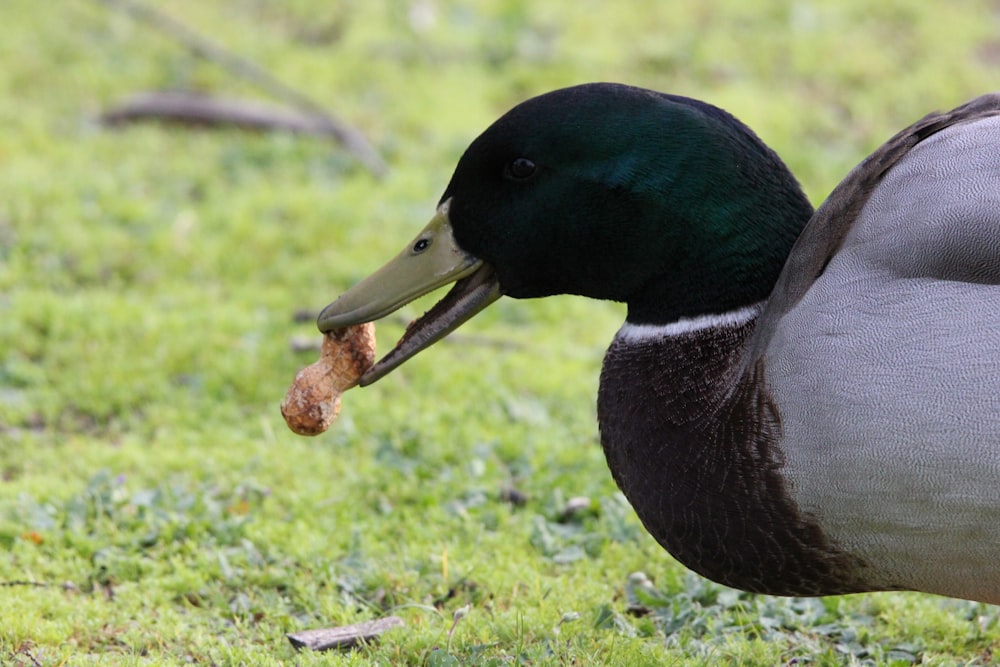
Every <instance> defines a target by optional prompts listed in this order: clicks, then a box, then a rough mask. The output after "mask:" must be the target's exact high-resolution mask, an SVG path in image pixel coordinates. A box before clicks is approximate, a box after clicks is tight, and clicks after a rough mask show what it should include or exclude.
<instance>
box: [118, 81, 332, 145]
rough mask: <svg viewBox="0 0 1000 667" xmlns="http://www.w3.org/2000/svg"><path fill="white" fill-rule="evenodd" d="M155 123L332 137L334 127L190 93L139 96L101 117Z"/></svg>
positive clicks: (269, 107) (281, 111)
mask: <svg viewBox="0 0 1000 667" xmlns="http://www.w3.org/2000/svg"><path fill="white" fill-rule="evenodd" d="M146 119H155V120H161V121H167V122H177V123H187V124H192V125H236V126H238V127H242V128H247V129H253V130H280V131H285V132H296V133H301V134H318V135H330V134H331V132H330V126H329V124H327V123H326V122H324V121H323V119H322V118H319V117H317V116H315V115H312V114H308V115H307V114H301V113H298V112H295V111H292V110H289V109H285V108H282V107H275V106H272V105H270V104H264V103H262V102H256V101H253V100H239V99H231V98H220V97H212V96H209V95H204V94H202V93H192V92H186V91H163V92H148V93H137V94H135V95H132V96H131V97H129V98H128V99H126V100H124V101H123V102H121V103H119V104H117V105H115V106H113V107H111V108H110V109H108V110H107V111H105V112H104V113H102V114H101V121H102V122H104V123H106V124H108V125H118V124H121V123H127V122H132V121H137V120H146Z"/></svg>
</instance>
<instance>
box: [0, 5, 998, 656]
mask: <svg viewBox="0 0 1000 667" xmlns="http://www.w3.org/2000/svg"><path fill="white" fill-rule="evenodd" d="M569 6H570V5H568V4H567V3H560V2H555V1H554V0H551V1H544V0H533V1H532V2H526V1H519V0H490V1H485V0H484V1H481V2H476V3H459V2H446V1H443V0H442V1H438V2H434V1H433V0H422V1H419V2H418V1H416V0H414V1H412V2H402V1H396V2H388V1H381V2H379V1H369V0H365V1H364V2H361V1H348V2H341V3H329V2H320V1H319V0H296V1H294V2H288V3H264V2H256V1H254V0H224V1H223V0H220V1H218V2H213V3H201V2H194V1H193V0H179V1H178V2H172V3H165V4H164V7H168V8H169V11H170V12H171V13H172V14H173V15H175V16H177V17H179V18H183V19H184V20H185V21H186V22H187V23H189V24H190V25H191V26H192V27H195V28H196V29H198V30H200V31H202V32H204V33H206V34H209V35H211V36H213V38H215V39H217V40H218V41H220V42H222V43H225V44H226V45H227V46H228V47H230V48H232V49H233V50H235V51H237V52H239V53H241V54H243V55H245V56H247V57H249V58H251V59H253V60H255V61H257V62H260V63H262V64H265V65H266V66H267V67H268V68H269V69H271V70H272V71H273V72H274V73H276V74H277V75H278V76H279V77H281V78H282V79H284V80H286V81H287V82H289V83H290V84H291V85H293V86H296V87H298V88H300V89H302V90H305V91H307V92H308V93H309V94H311V95H312V96H314V97H316V98H317V99H319V100H320V101H322V103H324V104H326V105H328V106H329V107H330V108H332V109H334V110H335V111H336V112H337V113H338V114H339V115H341V116H342V117H344V118H346V119H348V120H349V121H351V122H352V123H354V124H355V125H356V126H358V127H359V128H360V129H362V130H363V131H364V132H365V133H366V134H367V135H368V136H369V137H371V138H372V140H373V141H374V142H375V143H376V144H377V145H378V146H379V148H380V149H381V150H382V152H383V154H384V155H385V157H386V159H387V161H388V162H389V165H390V168H391V173H390V174H389V176H388V177H387V178H386V179H384V180H383V181H376V180H374V179H373V178H371V177H370V176H369V175H367V174H366V173H364V171H362V170H361V169H359V168H358V167H357V166H356V165H355V164H354V163H353V162H352V160H351V159H350V158H349V157H348V156H346V155H345V154H344V153H343V152H342V151H340V150H338V149H337V148H336V147H335V146H331V145H330V144H328V143H325V142H321V141H318V140H316V139H308V138H301V137H290V136H277V135H275V136H261V135H254V134H249V133H243V132H239V131H207V130H201V131H198V130H184V129H177V128H170V127H159V126H156V125H146V126H133V127H130V128H127V129H124V130H118V131H111V130H107V129H103V128H101V127H100V126H99V125H98V124H97V123H96V122H95V117H96V115H97V114H98V113H99V111H100V110H101V109H102V108H105V107H106V106H107V105H109V104H112V103H114V102H115V101H117V100H119V99H121V98H123V97H125V96H127V95H129V94H131V93H133V92H137V91H141V90H150V89H162V88H176V87H186V88H196V89H203V90H206V91H210V92H214V93H218V94H226V95H253V94H255V91H253V90H252V88H250V87H249V86H248V84H246V83H243V82H240V81H235V80H233V79H232V78H231V77H230V76H229V75H228V74H226V73H225V72H223V71H222V70H220V69H219V68H218V67H216V66H214V65H212V64H210V63H206V62H203V61H199V60H197V59H195V58H194V57H193V56H191V55H189V54H187V53H186V52H184V51H183V50H182V49H181V48H179V47H178V46H177V45H176V44H174V43H172V42H171V41H170V40H168V39H166V38H164V37H162V36H161V35H159V34H156V33H153V32H151V31H150V30H149V29H148V28H146V27H144V26H142V25H138V24H136V23H134V22H133V21H132V20H130V19H128V18H126V17H123V16H120V15H114V14H111V13H109V12H108V11H107V10H106V9H104V8H103V6H102V5H100V4H99V3H89V4H88V3H86V2H82V1H78V2H74V3H59V4H52V3H38V2H33V1H29V0H7V2H6V3H5V5H4V9H3V20H2V21H0V62H3V63H4V66H3V67H2V68H0V99H3V103H2V104H0V551H2V553H3V558H0V582H2V583H3V585H2V586H0V663H4V664H13V665H24V666H27V665H39V664H40V665H63V664H65V665H81V664H106V665H159V664H169V665H172V664H189V663H195V664H214V665H238V664H254V665H292V664H294V665H312V664H323V665H332V664H337V665H339V664H344V665H348V664H357V665H361V664H373V663H375V664H386V665H388V664H409V665H438V666H442V665H456V664H469V663H475V664H496V665H500V664H531V665H548V664H553V665H588V664H621V665H642V664H671V665H701V664H729V665H775V664H810V665H840V664H876V665H909V664H916V663H919V664H923V665H955V664H961V665H983V664H992V663H993V657H992V653H993V652H994V651H996V650H997V648H998V647H1000V624H998V622H997V611H996V609H994V608H991V607H987V606H984V605H975V604H971V603H965V602H957V601H949V600H943V599H940V598H935V597H930V596H921V595H917V594H878V595H860V596H849V597H843V598H827V599H823V600H794V599H793V600H786V599H779V598H770V597H763V596H751V595H745V594H739V593H736V592H734V591H731V590H728V589H725V588H722V587H719V586H715V585H713V584H710V583H707V582H705V581H704V580H701V579H699V578H697V577H695V576H694V575H691V574H689V573H687V572H686V571H685V570H684V569H683V568H682V567H680V566H679V565H677V564H676V563H675V562H674V561H673V560H671V559H670V557H669V556H667V555H666V554H665V553H664V552H662V550H661V549H659V547H658V546H657V545H655V543H653V541H652V539H651V538H649V537H648V536H647V535H646V534H645V533H644V532H643V530H642V528H641V526H640V525H639V523H638V521H637V520H636V519H635V517H634V515H633V514H632V512H631V510H630V509H629V508H628V507H627V505H626V504H625V503H624V502H623V500H622V499H621V497H620V495H619V494H618V493H617V492H616V489H615V487H614V484H613V482H612V480H611V478H610V475H609V474H608V471H607V469H606V466H605V464H604V461H603V456H602V454H601V451H600V447H599V445H598V442H597V434H596V424H595V414H594V413H595V410H594V400H595V399H594V397H595V394H596V386H597V373H598V369H599V365H600V359H601V356H602V354H603V349H604V347H605V345H606V344H607V342H608V341H609V340H610V338H611V336H612V334H613V333H614V331H615V330H616V328H617V326H618V324H619V323H620V320H621V317H622V314H623V312H622V309H621V308H620V307H618V306H615V305H612V304H600V303H592V302H586V301H583V300H579V299H574V298H568V297H564V298H556V299H549V300H545V301H544V302H515V301H508V302H501V303H498V304H496V305H495V306H494V307H492V308H491V309H489V310H488V311H487V312H485V313H483V314H482V315H481V316H479V317H478V318H477V319H476V320H474V321H473V322H471V323H469V324H468V325H466V326H465V327H463V330H462V331H461V332H459V333H458V334H456V335H455V336H454V337H452V338H450V339H448V340H446V341H445V342H442V343H441V344H439V345H438V346H436V348H435V349H433V350H432V351H429V352H426V353H424V354H421V355H419V356H418V357H417V358H415V359H413V360H412V361H410V362H408V363H407V364H406V365H405V366H404V367H403V368H401V369H399V370H398V371H397V372H395V373H394V374H393V375H392V376H390V377H389V378H387V379H386V380H384V381H382V382H380V383H378V384H377V385H375V386H373V387H371V388H369V389H366V390H364V391H356V392H351V393H350V394H348V396H347V397H346V399H345V408H344V412H343V415H342V417H341V420H340V421H339V422H338V423H337V424H336V425H335V427H334V428H333V429H332V430H331V431H330V432H329V433H328V434H326V435H324V436H322V437H319V438H316V439H303V438H299V437H296V436H294V435H292V434H291V433H289V432H288V431H287V430H286V428H285V426H284V424H283V423H282V420H281V417H280V415H279V413H278V409H277V406H278V403H279V402H280V400H281V397H282V396H283V394H284V391H285V389H286V387H287V384H288V382H289V381H290V380H291V377H292V376H293V374H294V372H295V370H296V369H297V368H299V367H300V366H303V365H305V364H306V363H309V362H310V361H311V360H312V358H313V354H312V353H296V352H293V351H292V350H291V348H290V345H289V341H290V339H291V338H292V337H295V336H313V337H318V336H317V334H316V332H315V328H314V327H313V325H312V324H311V323H304V324H303V323H296V322H295V320H294V318H293V315H294V313H295V312H296V311H297V310H300V309H303V308H306V309H313V310H315V309H317V308H319V307H321V306H322V305H324V304H326V303H327V302H328V301H329V300H331V299H332V298H333V297H334V296H336V294H337V293H338V292H340V291H341V290H343V289H344V288H345V287H347V286H348V285H349V284H351V283H352V282H353V281H355V280H357V279H358V278H360V277H362V276H363V275H365V274H366V273H367V272H369V271H371V270H372V269H373V268H375V267H376V266H378V265H379V264H380V263H381V262H382V261H383V260H385V259H386V258H388V257H389V256H391V255H392V254H394V253H395V252H396V250H397V249H398V248H399V247H401V246H402V244H403V243H405V242H406V241H407V240H409V239H410V237H411V236H412V235H413V234H414V233H415V232H416V231H417V230H418V229H419V228H420V227H422V225H423V224H424V222H425V221H426V220H427V219H428V218H429V216H430V215H431V213H432V212H433V206H434V204H435V202H436V200H437V197H438V196H439V194H440V192H441V190H442V189H443V187H444V185H445V183H446V182H447V179H448V177H449V176H450V173H451V169H452V167H453V165H454V162H455V161H456V159H457V157H458V155H459V154H460V153H461V151H462V149H463V148H464V146H465V145H466V144H467V143H468V141H469V140H471V138H472V137H473V136H474V135H475V134H476V133H478V132H479V131H480V130H482V129H483V128H484V127H485V125H486V124H487V123H488V122H490V121H491V120H492V119H493V118H495V117H496V116H497V115H499V114H500V113H502V112H503V111H504V110H506V109H507V108H509V107H510V106H511V105H513V104H514V103H516V102H517V101H519V100H521V99H523V98H524V97H527V96H529V95H532V94H535V93H539V92H543V91H545V90H548V89H551V88H555V87H559V86H564V85H568V84H572V83H578V82H582V81H588V80H617V81H625V82H629V83H634V84H638V85H644V86H648V87H652V88H657V89H660V90H667V91H670V92H675V93H679V94H685V95H691V96H695V97H701V98H704V99H707V100H709V101H711V102H714V103H716V104H719V105H721V106H724V107H726V108H728V109H729V110H731V111H732V112H734V113H735V114H737V115H738V116H739V117H741V118H742V119H743V120H745V121H746V122H747V123H749V124H750V125H751V126H752V127H754V128H755V129H756V130H757V131H758V133H759V134H760V135H761V136H762V137H763V138H764V139H765V140H766V141H767V142H768V143H770V144H771V145H772V146H773V147H774V148H775V149H776V150H777V151H778V152H779V153H780V154H781V155H782V156H783V157H784V158H785V159H786V160H787V161H788V163H789V164H790V165H791V166H792V168H793V170H794V171H795V172H796V174H798V175H799V177H800V179H801V180H802V182H803V184H804V186H805V188H806V190H807V192H808V193H809V194H810V196H811V197H812V199H813V200H814V201H816V202H819V201H821V200H822V198H823V197H824V196H825V194H826V193H827V192H828V191H829V190H830V188H832V187H833V185H834V184H835V183H836V182H837V181H838V180H839V178H840V177H841V176H842V175H843V174H845V173H846V172H847V170H848V169H849V168H850V167H851V166H853V164H855V163H856V162H857V161H858V160H860V159H861V158H862V157H863V156H864V155H865V154H866V153H867V151H869V150H871V149H872V148H874V147H875V146H876V145H878V144H879V143H880V142H881V141H882V140H884V139H885V138H886V137H888V136H889V135H890V134H891V133H892V132H894V131H895V130H896V129H898V128H900V127H902V126H904V125H905V124H907V123H909V122H910V121H912V120H914V119H916V118H917V117H919V116H921V115H922V114H924V113H926V112H927V111H930V110H932V109H936V108H946V107H951V106H954V105H956V104H958V103H960V102H962V101H964V100H965V99H967V98H969V97H972V96H973V95H975V94H978V93H980V92H985V91H987V90H989V89H991V88H992V87H994V86H995V85H996V84H995V81H996V75H995V71H996V65H997V62H996V60H997V58H998V57H1000V56H998V53H1000V42H997V41H996V37H995V32H996V21H997V15H996V7H995V3H993V2H989V1H987V0H981V1H972V0H970V1H958V2H952V3H949V4H948V6H947V7H943V6H937V5H934V4H933V3H914V2H908V1H903V0H897V1H889V2H882V3H870V2H867V1H864V2H863V1H862V0H838V1H836V2H832V1H831V2H805V1H803V2H794V3H791V2H765V1H764V0H756V1H753V2H747V1H746V0H726V1H724V2H717V3H704V2H702V1H701V0H688V1H683V2H682V1H678V2H671V3H655V2H646V3H632V4H625V3H604V2H597V1H596V0H583V1H581V2H578V3H576V4H575V5H572V6H573V7H574V9H572V10H570V9H567V7H569ZM427 17H430V19H427ZM428 303H429V301H428V300H426V299H425V300H424V301H422V302H421V303H418V304H415V305H413V306H412V307H410V308H408V309H406V311H405V312H404V313H403V315H402V316H400V317H396V318H393V319H391V320H390V321H389V322H387V323H384V324H381V325H380V328H379V338H380V340H381V341H382V347H383V349H385V348H386V346H387V345H388V344H389V343H390V342H391V341H393V340H394V339H395V338H396V337H397V336H398V335H399V333H400V332H401V330H402V326H403V324H404V323H405V321H406V319H407V318H408V317H410V316H413V315H415V314H419V313H420V312H422V308H423V307H425V306H426V305H427V304H428ZM510 487H513V488H516V489H518V490H520V491H522V492H523V493H525V494H527V497H528V500H527V503H525V504H524V505H523V506H512V505H511V504H509V503H507V502H504V501H503V500H502V499H501V491H503V490H504V489H506V488H510ZM574 496H587V497H589V498H590V499H591V509H590V511H588V512H584V513H583V514H582V515H578V516H575V517H573V518H570V519H568V520H567V519H564V518H563V517H562V516H561V515H562V509H563V507H564V505H565V503H566V500H567V499H569V498H571V497H574ZM639 571H641V572H644V573H645V574H646V575H647V576H648V577H649V578H650V579H651V580H652V581H653V582H654V585H653V588H652V589H651V590H646V589H643V588H641V587H639V588H636V586H635V585H633V584H634V580H633V579H630V575H631V574H632V573H634V572H639ZM630 582H633V583H630ZM467 605H468V607H469V612H468V614H467V615H466V616H465V617H463V618H461V619H460V620H459V621H458V623H457V625H456V626H455V628H454V632H453V634H451V636H449V630H450V629H451V628H452V625H453V615H454V614H455V612H456V611H457V610H460V609H462V608H464V607H466V606H467ZM630 605H631V607H630ZM630 608H632V609H640V610H641V611H640V612H635V611H632V612H630V611H629V610H630ZM389 613H394V614H397V615H400V616H402V617H403V618H404V619H405V620H406V626H405V627H404V628H402V629H397V630H394V631H392V632H390V633H388V634H387V635H385V637H384V638H383V640H382V641H381V643H379V644H378V645H375V646H372V647H368V648H364V649H361V650H359V651H356V652H354V653H348V654H344V655H329V654H322V655H319V654H310V653H301V654H300V653H296V652H295V651H294V650H293V649H292V648H291V646H290V645H289V644H288V642H287V641H286V640H285V637H284V635H285V633H287V632H293V631H296V630H302V629H306V628H314V627H324V626H332V625H339V624H346V623H351V622H356V621H361V620H367V619H371V618H377V617H379V616H382V615H386V614H389Z"/></svg>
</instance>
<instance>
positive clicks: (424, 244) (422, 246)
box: [411, 239, 431, 254]
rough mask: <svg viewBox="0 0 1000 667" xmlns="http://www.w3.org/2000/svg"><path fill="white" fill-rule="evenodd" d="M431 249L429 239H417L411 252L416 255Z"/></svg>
mask: <svg viewBox="0 0 1000 667" xmlns="http://www.w3.org/2000/svg"><path fill="white" fill-rule="evenodd" d="M430 247H431V240H430V239H418V240H417V242H416V243H414V244H413V248H412V249H411V251H412V252H413V253H414V254H416V253H418V252H423V251H424V250H427V249H428V248H430Z"/></svg>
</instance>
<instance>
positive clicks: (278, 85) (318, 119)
mask: <svg viewBox="0 0 1000 667" xmlns="http://www.w3.org/2000/svg"><path fill="white" fill-rule="evenodd" d="M97 1H98V2H101V3H103V4H104V5H107V6H108V7H110V8H112V9H116V10H119V11H121V12H124V13H126V14H128V15H129V16H131V17H132V18H134V19H136V20H138V21H142V22H143V23H146V24H147V25H149V26H151V27H153V28H155V29H156V30H159V31H160V32H163V33H165V34H167V35H168V36H170V37H171V38H172V39H173V40H175V41H177V42H179V43H180V44H182V45H183V46H184V47H186V48H187V49H188V50H189V51H191V52H192V53H194V54H195V55H197V56H199V57H201V58H204V59H206V60H210V61H212V62H214V63H216V64H218V65H219V66H220V67H222V68H224V69H226V70H228V71H229V72H230V73H232V74H235V75H236V76H238V77H240V78H242V79H245V80H247V81H250V82H251V83H253V84H254V85H256V86H257V87H258V88H260V89H262V90H264V91H265V92H267V93H268V94H269V95H271V96H272V97H274V98H276V99H279V100H282V101H284V102H286V103H287V104H290V105H291V106H294V107H296V108H297V109H299V110H301V111H302V112H304V113H306V114H308V116H309V117H310V121H309V122H310V124H312V125H313V126H314V127H319V128H322V132H320V133H322V134H328V135H330V136H332V137H334V138H335V139H336V140H337V141H338V142H339V143H340V144H341V145H342V146H344V148H346V149H347V150H348V151H350V152H351V153H352V154H353V155H354V156H355V157H356V158H357V159H358V161H360V162H361V163H362V164H363V165H365V167H366V168H367V169H368V170H369V171H371V172H372V173H373V174H374V175H375V176H378V177H382V176H384V175H385V172H386V165H385V162H383V160H382V158H381V156H380V155H379V154H378V152H377V151H376V150H375V149H374V148H373V147H372V145H371V144H370V143H368V140H367V139H365V137H364V135H362V134H361V133H360V132H359V131H358V130H356V129H355V128H353V127H351V126H350V125H348V124H347V123H345V122H343V121H341V120H340V119H338V118H337V117H336V116H334V115H333V114H332V113H330V112H329V111H327V110H326V109H324V108H323V107H322V106H321V105H320V104H318V103H317V102H315V101H313V100H312V99H311V98H310V97H309V96H307V95H306V94H305V93H302V92H300V91H298V90H296V89H295V88H292V87H291V86H289V85H288V84H286V83H284V82H283V81H281V80H280V79H278V78H277V77H275V76H274V75H273V74H271V73H270V72H268V71H267V70H265V69H264V68H263V67H261V66H260V65H258V64H256V63H255V62H253V61H251V60H248V59H246V58H243V57H241V56H238V55H236V54H234V53H231V52H229V51H227V50H226V49H224V48H223V47H222V46H220V45H218V44H216V43H215V42H213V41H211V40H210V39H208V38H206V37H203V36H202V35H200V34H198V33H197V32H195V31H194V30H192V29H191V28H188V27H187V26H186V25H184V24H183V23H181V22H180V21H178V20H177V19H174V18H172V17H170V16H168V15H166V14H164V13H163V12H161V11H159V10H157V9H153V8H152V7H147V6H146V5H143V4H141V3H138V2H133V1H132V0H97Z"/></svg>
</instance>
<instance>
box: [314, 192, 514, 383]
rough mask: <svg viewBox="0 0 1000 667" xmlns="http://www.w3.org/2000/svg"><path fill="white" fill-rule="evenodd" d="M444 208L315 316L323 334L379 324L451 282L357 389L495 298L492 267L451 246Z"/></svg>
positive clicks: (496, 287) (497, 293) (496, 288)
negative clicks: (395, 252) (382, 263)
mask: <svg viewBox="0 0 1000 667" xmlns="http://www.w3.org/2000/svg"><path fill="white" fill-rule="evenodd" d="M450 203H451V200H450V199H449V200H447V201H445V202H444V203H442V204H441V206H439V207H438V210H437V213H436V214H435V215H434V217H433V218H431V221H430V223H428V225H427V226H426V227H424V228H423V230H421V232H420V233H419V234H418V235H417V237H416V238H415V239H414V240H413V241H412V242H411V243H410V245H409V246H408V247H406V248H405V249H404V250H403V251H402V252H401V253H399V254H398V255H396V257H394V258H393V259H392V260H390V261H389V263H388V264H386V265H385V266H383V267H382V268H381V269H379V270H378V271H376V272H375V273H373V274H372V275H370V276H368V277H367V278H365V279H364V280H362V281H361V282H359V283H358V284H357V285H355V286H354V287H352V288H350V289H349V290H347V291H346V292H344V293H343V294H342V295H340V297H339V298H338V299H337V300H336V301H334V302H333V303H331V304H330V305H329V306H327V307H326V308H324V309H323V311H322V312H321V313H320V314H319V318H318V319H317V321H316V324H317V325H318V326H319V330H320V331H322V332H323V333H326V332H328V331H332V330H334V329H340V328H342V327H347V326H351V325H354V324H362V323H364V322H372V321H374V320H377V319H380V318H382V317H385V316H386V315H388V314H389V313H392V312H393V311H395V310H397V309H399V308H401V307H402V306H404V305H406V304H408V303H410V302H411V301H413V300H414V299H417V298H419V297H421V296H423V295H424V294H427V293H428V292H431V291H433V290H436V289H437V288H439V287H442V286H444V285H447V284H449V283H455V285H454V286H453V287H452V288H451V291H449V292H448V294H446V295H445V296H444V298H442V299H441V300H440V301H438V302H437V303H436V304H435V305H434V306H433V307H432V308H431V309H430V310H429V311H427V312H426V313H424V314H423V316H421V317H420V318H419V319H416V320H414V321H413V322H411V323H410V325H409V326H407V327H406V331H405V332H404V333H403V337H402V338H400V340H399V342H398V343H396V347H395V348H393V349H392V350H391V351H390V352H389V353H388V354H386V355H385V356H384V357H382V359H381V360H379V361H378V363H376V364H375V365H374V366H372V367H371V368H370V369H368V372H366V373H365V374H364V375H362V376H361V379H360V381H359V382H358V384H360V385H361V386H365V385H369V384H371V383H372V382H375V381H376V380H378V379H379V378H381V377H383V376H384V375H387V374H388V373H389V372H390V371H392V370H393V369H394V368H396V367H397V366H399V365H400V364H402V363H403V362H404V361H406V360H407V359H409V358H410V357H412V356H413V355H415V354H416V353H417V352H420V351H421V350H423V349H424V348H427V347H430V346H431V345H433V344H434V343H436V342H437V341H439V340H441V339H442V338H444V337H445V336H447V335H448V334H449V333H451V332H452V331H454V330H455V329H457V328H458V327H460V326H462V324H464V323H465V322H466V321H468V320H469V319H471V318H472V317H473V316H474V315H475V314H476V313H478V312H479V311H481V310H482V309H484V308H486V306H488V305H490V304H491V303H493V302H494V301H496V300H497V299H499V298H500V296H501V292H500V284H499V283H498V282H497V279H496V274H495V273H494V271H493V267H491V266H490V265H489V264H487V263H486V262H484V261H483V260H481V259H479V258H477V257H474V256H473V255H470V254H469V253H467V252H465V251H464V250H462V249H461V248H459V247H458V244H456V243H455V237H454V235H453V234H452V231H451V222H450V220H449V219H448V208H449V204H450Z"/></svg>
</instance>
